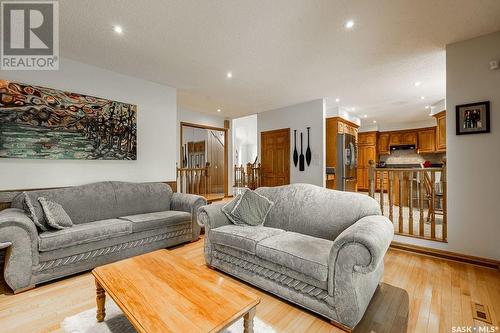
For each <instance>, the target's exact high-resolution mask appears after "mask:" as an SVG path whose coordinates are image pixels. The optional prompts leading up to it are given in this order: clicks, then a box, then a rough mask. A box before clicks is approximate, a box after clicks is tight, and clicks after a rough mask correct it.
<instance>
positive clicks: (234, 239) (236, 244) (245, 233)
mask: <svg viewBox="0 0 500 333" xmlns="http://www.w3.org/2000/svg"><path fill="white" fill-rule="evenodd" d="M284 232H285V231H284V230H281V229H275V228H267V227H250V226H237V225H225V226H222V227H218V228H215V229H212V230H210V241H212V242H213V243H215V244H220V245H225V246H228V247H231V248H234V249H237V250H240V251H243V252H247V253H250V254H255V247H256V245H257V243H258V242H260V241H262V240H264V239H266V238H269V237H272V236H275V235H279V234H282V233H284Z"/></svg>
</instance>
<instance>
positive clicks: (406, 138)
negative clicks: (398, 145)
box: [402, 131, 417, 145]
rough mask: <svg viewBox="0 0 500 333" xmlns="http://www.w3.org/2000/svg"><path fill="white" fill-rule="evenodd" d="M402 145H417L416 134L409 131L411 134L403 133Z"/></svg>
mask: <svg viewBox="0 0 500 333" xmlns="http://www.w3.org/2000/svg"><path fill="white" fill-rule="evenodd" d="M402 144H403V145H417V132H416V131H411V132H406V133H403V135H402Z"/></svg>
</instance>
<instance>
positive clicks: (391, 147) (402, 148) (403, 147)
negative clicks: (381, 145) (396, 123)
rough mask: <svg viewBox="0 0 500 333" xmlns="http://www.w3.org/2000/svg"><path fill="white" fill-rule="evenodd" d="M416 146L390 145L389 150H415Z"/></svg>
mask: <svg viewBox="0 0 500 333" xmlns="http://www.w3.org/2000/svg"><path fill="white" fill-rule="evenodd" d="M416 149H417V147H416V146H415V145H391V146H390V150H391V151H397V150H416Z"/></svg>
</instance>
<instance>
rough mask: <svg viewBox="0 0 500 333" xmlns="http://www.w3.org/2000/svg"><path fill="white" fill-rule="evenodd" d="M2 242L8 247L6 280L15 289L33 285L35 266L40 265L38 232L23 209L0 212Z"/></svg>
mask: <svg viewBox="0 0 500 333" xmlns="http://www.w3.org/2000/svg"><path fill="white" fill-rule="evenodd" d="M0 244H3V247H7V251H8V252H7V253H8V255H7V257H6V259H5V269H4V278H5V282H7V284H8V285H9V287H11V288H12V290H14V291H19V290H22V289H26V288H29V287H31V286H32V284H33V281H32V279H33V274H32V272H33V267H34V266H36V265H38V232H37V230H36V227H35V224H34V223H33V221H31V219H30V218H29V217H28V216H27V215H26V214H25V213H24V211H22V210H21V209H16V208H8V209H5V210H3V211H1V212H0Z"/></svg>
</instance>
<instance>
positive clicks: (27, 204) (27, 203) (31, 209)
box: [23, 192, 49, 231]
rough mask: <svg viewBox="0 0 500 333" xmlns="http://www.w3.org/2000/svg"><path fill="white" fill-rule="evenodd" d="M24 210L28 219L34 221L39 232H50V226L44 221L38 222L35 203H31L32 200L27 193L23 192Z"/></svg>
mask: <svg viewBox="0 0 500 333" xmlns="http://www.w3.org/2000/svg"><path fill="white" fill-rule="evenodd" d="M23 208H24V212H25V213H26V215H28V217H29V218H30V219H31V220H32V221H33V223H34V224H35V226H36V227H37V229H38V230H40V231H47V230H49V228H48V226H46V225H45V224H44V223H42V221H39V220H38V217H37V216H36V212H35V206H34V205H33V202H31V199H30V197H29V195H28V194H27V193H26V192H23Z"/></svg>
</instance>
